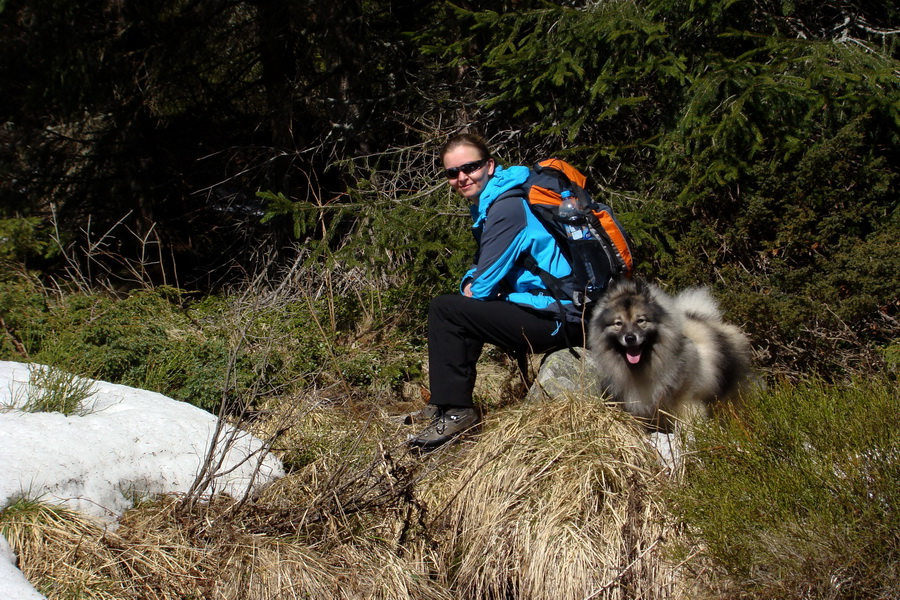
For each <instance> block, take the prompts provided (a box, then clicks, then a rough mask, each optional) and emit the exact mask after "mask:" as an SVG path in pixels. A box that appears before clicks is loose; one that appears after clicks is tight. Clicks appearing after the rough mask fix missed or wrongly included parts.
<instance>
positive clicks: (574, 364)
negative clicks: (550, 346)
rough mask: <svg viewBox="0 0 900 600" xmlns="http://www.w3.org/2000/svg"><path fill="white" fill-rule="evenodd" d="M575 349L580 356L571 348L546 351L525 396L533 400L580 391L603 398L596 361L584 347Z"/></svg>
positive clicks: (581, 394) (558, 396) (530, 400)
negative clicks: (551, 351) (577, 356)
mask: <svg viewBox="0 0 900 600" xmlns="http://www.w3.org/2000/svg"><path fill="white" fill-rule="evenodd" d="M575 351H576V352H577V353H578V354H579V356H580V357H581V358H576V357H575V356H574V355H573V354H572V353H571V352H570V351H569V350H559V351H557V352H553V353H551V354H548V355H546V356H545V357H544V360H543V361H542V362H541V368H540V370H539V371H538V374H537V378H536V379H535V380H534V383H532V385H531V388H530V389H529V390H528V395H527V396H526V397H525V400H526V401H528V402H532V401H535V400H542V399H543V400H553V399H556V398H562V397H565V396H572V395H580V396H590V397H593V398H597V399H598V400H601V401H602V398H603V393H602V391H601V390H600V387H599V383H598V377H597V369H598V368H597V365H596V363H594V361H593V360H591V357H590V356H589V354H588V353H587V352H585V350H584V348H576V349H575Z"/></svg>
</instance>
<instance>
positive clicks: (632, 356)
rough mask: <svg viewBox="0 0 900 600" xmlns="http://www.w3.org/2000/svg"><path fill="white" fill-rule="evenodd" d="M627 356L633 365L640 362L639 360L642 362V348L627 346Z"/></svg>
mask: <svg viewBox="0 0 900 600" xmlns="http://www.w3.org/2000/svg"><path fill="white" fill-rule="evenodd" d="M625 358H627V359H628V362H630V363H631V364H633V365H636V364H638V363H639V362H641V349H640V348H627V349H626V350H625Z"/></svg>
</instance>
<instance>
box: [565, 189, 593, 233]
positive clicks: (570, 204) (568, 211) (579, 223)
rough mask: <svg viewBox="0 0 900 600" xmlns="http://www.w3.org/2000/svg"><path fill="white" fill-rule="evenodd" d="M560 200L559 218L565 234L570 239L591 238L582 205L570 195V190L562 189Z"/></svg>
mask: <svg viewBox="0 0 900 600" xmlns="http://www.w3.org/2000/svg"><path fill="white" fill-rule="evenodd" d="M560 197H561V198H562V201H561V202H560V203H559V213H558V214H559V219H560V221H562V222H563V227H564V228H565V230H566V235H567V236H569V239H572V240H587V239H590V238H591V230H590V228H588V225H587V222H586V221H585V219H584V213H583V212H582V210H583V208H584V207H583V206H579V204H581V202H579V201H578V200H577V199H576V198H575V196H573V195H572V190H563V191H562V192H561V193H560Z"/></svg>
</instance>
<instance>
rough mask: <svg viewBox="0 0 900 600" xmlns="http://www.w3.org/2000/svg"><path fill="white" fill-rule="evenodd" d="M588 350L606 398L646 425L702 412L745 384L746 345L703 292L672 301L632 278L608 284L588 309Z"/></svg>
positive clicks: (747, 371)
mask: <svg viewBox="0 0 900 600" xmlns="http://www.w3.org/2000/svg"><path fill="white" fill-rule="evenodd" d="M588 335H589V337H588V341H589V351H590V355H591V357H592V359H593V361H594V362H595V363H596V367H597V368H598V376H599V378H600V383H601V386H602V387H603V389H605V390H606V392H607V393H608V394H609V395H610V396H611V399H612V400H613V401H614V402H616V403H619V404H620V405H621V407H622V408H623V409H624V410H626V411H628V412H629V413H631V414H633V415H635V416H636V417H639V418H641V419H642V420H645V421H646V422H647V424H648V425H649V426H651V427H655V428H660V429H663V430H668V429H670V428H671V426H672V425H673V424H674V423H675V422H677V421H680V420H683V419H690V418H693V417H695V416H696V415H698V414H701V415H708V414H709V410H710V407H711V406H712V405H713V404H714V403H716V402H724V401H730V402H736V401H737V400H738V398H739V396H740V394H741V393H742V392H743V391H744V390H745V388H746V386H747V384H749V383H750V381H751V366H750V343H749V341H748V340H747V337H746V336H745V335H744V334H743V332H741V330H740V329H738V328H737V327H735V326H734V325H730V324H728V323H726V322H724V321H723V320H722V316H721V313H720V311H719V307H718V305H717V304H716V302H715V300H714V299H713V298H712V296H711V295H710V294H709V292H708V291H707V290H706V289H705V288H690V289H687V290H685V291H683V292H681V293H680V294H678V295H677V296H675V297H674V298H673V297H671V296H669V295H668V294H666V293H665V292H663V291H662V290H661V289H659V288H658V287H657V286H655V285H652V284H649V283H645V282H641V281H634V280H623V281H621V282H619V283H617V284H615V285H613V286H612V287H611V288H610V289H609V291H608V292H607V293H606V295H605V296H604V298H603V299H602V300H601V301H600V303H599V304H598V306H597V307H596V308H595V309H594V313H593V316H592V318H591V321H590V329H589V332H588Z"/></svg>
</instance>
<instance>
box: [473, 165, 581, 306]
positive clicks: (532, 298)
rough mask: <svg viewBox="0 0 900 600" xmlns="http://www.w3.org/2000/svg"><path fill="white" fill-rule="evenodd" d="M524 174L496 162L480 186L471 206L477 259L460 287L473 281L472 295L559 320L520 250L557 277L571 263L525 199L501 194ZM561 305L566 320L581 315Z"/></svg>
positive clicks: (523, 169)
mask: <svg viewBox="0 0 900 600" xmlns="http://www.w3.org/2000/svg"><path fill="white" fill-rule="evenodd" d="M528 174H529V169H528V167H521V166H520V167H509V168H503V167H500V166H498V167H497V168H496V170H495V171H494V176H493V177H492V178H491V179H490V181H488V184H487V186H485V188H484V190H482V192H481V196H480V197H479V201H478V205H477V206H475V205H473V206H472V207H471V208H470V210H471V212H472V219H473V221H474V222H475V223H474V225H473V226H472V233H473V234H474V236H475V239H476V241H477V242H478V250H477V252H476V254H475V264H474V265H473V266H472V268H471V269H469V271H468V272H467V273H466V275H465V276H464V277H463V280H462V283H461V285H460V291H462V290H463V289H464V288H465V286H466V285H467V284H469V283H471V285H472V288H471V291H472V297H473V298H476V299H478V300H505V301H507V302H513V303H515V304H519V305H522V306H524V307H526V308H530V309H533V310H538V311H541V312H546V313H547V314H548V316H552V317H555V318H557V319H560V311H559V304H558V303H557V301H556V299H555V298H554V297H553V296H552V295H551V294H550V292H548V291H547V290H546V287H545V286H544V284H543V283H542V282H541V280H540V278H539V277H538V276H537V275H534V274H533V273H531V272H530V271H528V270H526V269H525V268H523V267H522V266H521V265H520V264H519V263H518V261H519V258H520V257H521V256H522V255H524V254H530V255H531V256H532V257H533V258H534V259H535V261H537V264H538V266H540V267H541V268H542V269H544V270H546V271H548V272H549V273H550V274H551V275H554V276H555V277H565V276H566V275H569V274H571V272H572V267H571V266H570V265H569V262H568V261H567V260H566V258H565V257H564V256H563V253H562V251H561V250H560V249H559V246H558V245H557V243H556V240H554V239H553V236H552V235H550V233H549V232H548V231H547V229H546V228H545V227H544V226H543V225H542V224H541V222H540V221H539V220H538V219H537V217H536V216H535V215H534V214H533V213H532V212H531V209H529V208H528V204H527V201H526V200H525V198H523V197H517V196H515V195H513V196H506V197H503V198H500V196H501V195H503V193H504V192H507V191H509V190H512V189H515V188H517V187H518V186H520V185H521V184H522V183H524V182H525V180H526V179H527V177H528ZM498 199H499V200H498ZM563 307H564V310H565V312H566V315H565V318H566V320H568V321H574V322H578V321H580V320H581V313H580V312H579V311H578V310H577V309H576V308H575V307H574V306H572V303H571V301H569V300H563Z"/></svg>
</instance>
